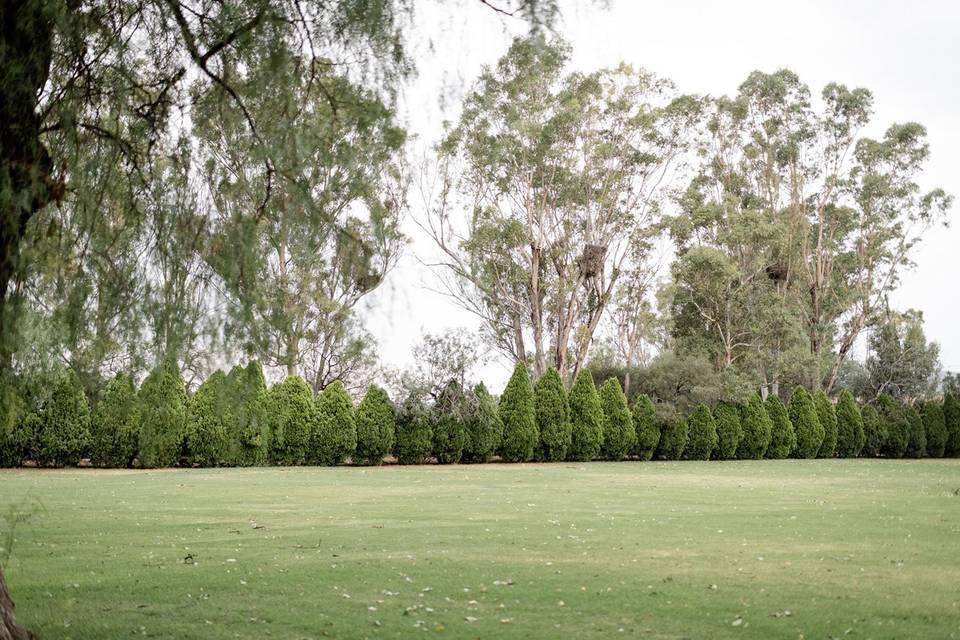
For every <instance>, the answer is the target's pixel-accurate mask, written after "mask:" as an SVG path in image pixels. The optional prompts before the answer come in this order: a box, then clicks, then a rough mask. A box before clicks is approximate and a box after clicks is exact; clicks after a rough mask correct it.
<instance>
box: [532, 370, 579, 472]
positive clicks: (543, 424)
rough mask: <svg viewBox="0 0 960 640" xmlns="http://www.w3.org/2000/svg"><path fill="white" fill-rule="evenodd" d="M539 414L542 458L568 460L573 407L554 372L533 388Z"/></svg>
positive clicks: (546, 373) (546, 375) (540, 453)
mask: <svg viewBox="0 0 960 640" xmlns="http://www.w3.org/2000/svg"><path fill="white" fill-rule="evenodd" d="M533 394H534V404H535V407H536V414H537V429H539V431H540V451H539V455H538V458H539V459H540V460H543V461H545V462H556V461H558V460H565V459H566V457H567V449H568V448H569V447H570V440H571V438H572V435H571V427H570V407H569V406H568V405H567V392H566V390H565V389H564V388H563V381H562V380H561V379H560V374H559V373H557V370H556V369H554V368H552V367H551V368H550V369H547V371H546V372H545V373H544V374H543V375H542V376H540V379H539V380H537V384H536V385H534V387H533Z"/></svg>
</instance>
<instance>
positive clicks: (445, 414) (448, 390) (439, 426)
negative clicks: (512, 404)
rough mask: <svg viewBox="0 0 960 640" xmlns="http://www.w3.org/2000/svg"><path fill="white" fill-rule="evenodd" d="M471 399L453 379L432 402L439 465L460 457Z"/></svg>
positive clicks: (434, 446)
mask: <svg viewBox="0 0 960 640" xmlns="http://www.w3.org/2000/svg"><path fill="white" fill-rule="evenodd" d="M473 400H474V398H473V394H468V393H466V392H465V391H464V390H463V387H461V386H460V383H459V382H457V381H455V380H452V381H450V382H449V383H448V384H447V386H446V387H444V388H443V391H441V392H440V395H439V396H438V397H437V401H436V402H435V403H434V404H433V412H432V413H433V418H432V427H433V455H434V457H435V458H436V459H437V462H439V463H440V464H456V463H458V462H460V459H461V458H462V457H463V448H464V447H465V446H466V444H467V428H466V422H467V418H468V417H469V416H470V415H472V413H473V407H472V404H473ZM502 406H503V404H502V403H501V407H502ZM531 408H532V407H531Z"/></svg>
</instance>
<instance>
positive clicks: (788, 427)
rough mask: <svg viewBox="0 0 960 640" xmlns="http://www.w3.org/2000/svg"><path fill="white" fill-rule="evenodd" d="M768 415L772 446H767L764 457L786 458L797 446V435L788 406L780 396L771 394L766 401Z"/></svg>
mask: <svg viewBox="0 0 960 640" xmlns="http://www.w3.org/2000/svg"><path fill="white" fill-rule="evenodd" d="M765 408H766V410H767V415H768V416H769V417H770V421H771V428H770V446H768V447H767V450H766V452H765V453H764V457H765V458H768V459H773V460H779V459H781V458H786V457H787V456H789V455H790V452H792V451H793V450H794V449H795V448H796V446H797V435H796V433H795V432H794V430H793V423H792V422H791V421H790V415H789V414H788V413H787V408H786V407H785V406H784V405H783V401H782V400H780V396H778V395H776V394H771V395H769V396H767V400H766V402H765Z"/></svg>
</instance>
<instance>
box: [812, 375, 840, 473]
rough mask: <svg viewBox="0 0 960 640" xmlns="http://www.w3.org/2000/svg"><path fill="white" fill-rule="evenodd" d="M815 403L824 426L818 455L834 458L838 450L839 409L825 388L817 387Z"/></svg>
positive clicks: (819, 456) (821, 424)
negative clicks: (835, 406)
mask: <svg viewBox="0 0 960 640" xmlns="http://www.w3.org/2000/svg"><path fill="white" fill-rule="evenodd" d="M813 405H814V407H815V408H816V410H817V420H819V421H820V426H821V427H823V442H821V443H820V449H819V450H818V451H817V457H818V458H832V457H834V456H835V455H836V452H837V410H836V409H835V408H834V406H833V402H831V401H830V398H828V397H827V394H826V393H825V392H824V390H823V389H817V393H816V394H814V396H813Z"/></svg>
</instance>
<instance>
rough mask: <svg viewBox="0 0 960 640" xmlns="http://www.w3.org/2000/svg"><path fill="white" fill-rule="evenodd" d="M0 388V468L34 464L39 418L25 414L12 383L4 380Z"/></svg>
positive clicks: (22, 404) (33, 414)
mask: <svg viewBox="0 0 960 640" xmlns="http://www.w3.org/2000/svg"><path fill="white" fill-rule="evenodd" d="M2 384H4V385H5V386H2V387H0V467H19V466H20V465H22V464H23V463H24V461H25V460H28V459H33V460H35V459H36V458H35V455H36V453H35V452H36V443H37V436H38V435H39V433H40V429H41V427H42V425H43V423H42V421H41V420H40V416H38V415H37V414H36V413H33V412H32V411H29V409H28V406H27V404H26V402H24V400H23V398H22V397H21V396H20V394H19V393H18V392H17V389H16V388H15V386H14V385H15V381H13V380H4V381H3V383H2Z"/></svg>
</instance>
